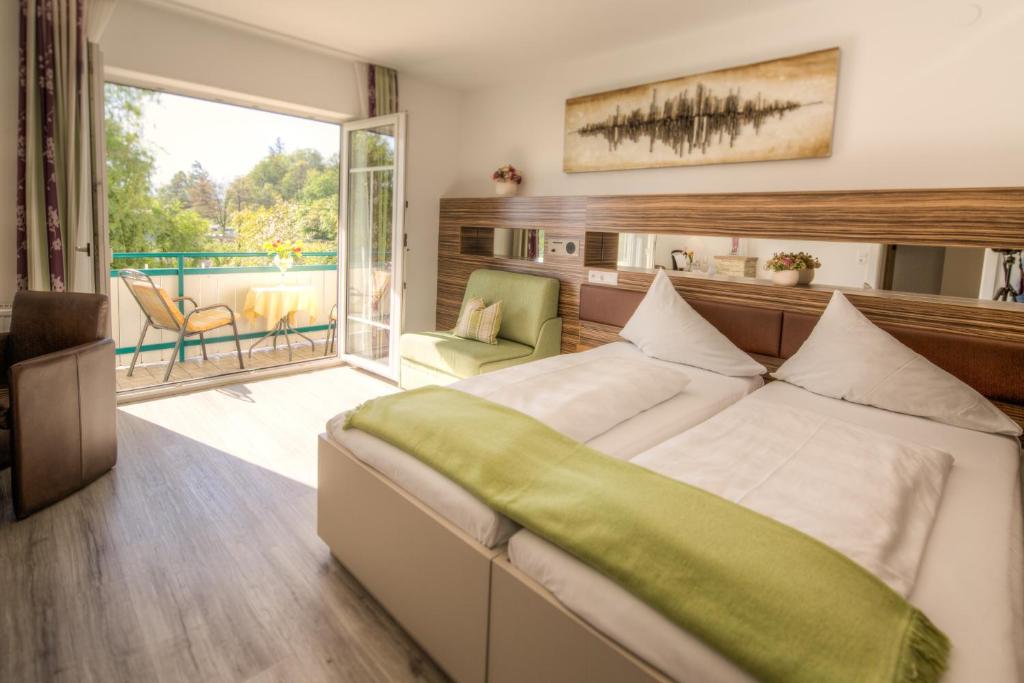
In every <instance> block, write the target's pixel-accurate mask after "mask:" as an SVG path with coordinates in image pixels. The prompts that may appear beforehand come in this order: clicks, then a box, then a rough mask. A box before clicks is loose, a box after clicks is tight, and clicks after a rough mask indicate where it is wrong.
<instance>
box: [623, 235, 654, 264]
mask: <svg viewBox="0 0 1024 683" xmlns="http://www.w3.org/2000/svg"><path fill="white" fill-rule="evenodd" d="M654 240H655V236H654V235H644V234H642V233H634V232H620V233H619V265H620V266H624V267H627V268H645V269H647V270H650V269H652V268H654Z"/></svg>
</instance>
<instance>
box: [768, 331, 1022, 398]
mask: <svg viewBox="0 0 1024 683" xmlns="http://www.w3.org/2000/svg"><path fill="white" fill-rule="evenodd" d="M817 322H818V316H816V315H810V314H807V313H790V312H789V311H787V312H785V313H783V317H782V344H781V354H780V355H781V357H782V358H789V357H790V356H792V355H793V354H794V353H796V351H797V349H799V348H800V345H801V344H803V343H804V340H805V339H807V337H808V335H810V333H811V330H812V329H813V328H814V325H815V323H817ZM879 327H881V328H882V329H883V330H885V331H886V332H888V333H889V334H891V335H892V336H894V337H896V338H897V339H899V340H900V341H901V342H902V343H904V344H906V345H907V346H909V347H910V348H912V349H913V350H914V351H917V352H918V353H920V354H921V355H922V356H924V357H925V358H927V359H928V360H930V361H931V362H933V363H935V364H936V365H938V366H939V367H940V368H942V369H943V370H945V371H946V372H948V373H950V374H951V375H953V376H955V377H958V378H960V379H961V380H962V381H964V382H966V383H967V384H968V385H970V386H971V387H973V388H974V389H975V390H976V391H977V392H978V393H980V394H982V395H984V396H987V397H989V398H991V399H995V400H997V401H1004V402H1006V403H1018V404H1019V403H1024V382H1022V381H1021V371H1022V369H1024V346H1021V345H1020V344H1011V343H1009V342H1002V341H996V340H992V339H983V338H980V337H968V336H965V335H961V334H952V333H947V332H931V331H928V330H915V329H909V328H905V327H892V326H887V325H879Z"/></svg>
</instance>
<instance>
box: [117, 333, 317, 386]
mask: <svg viewBox="0 0 1024 683" xmlns="http://www.w3.org/2000/svg"><path fill="white" fill-rule="evenodd" d="M307 336H309V337H312V339H313V341H314V342H316V349H315V350H314V349H312V348H311V347H310V345H309V342H307V341H302V343H301V344H300V343H297V342H296V343H293V344H292V360H291V362H292V363H299V362H302V361H307V360H313V359H318V358H323V357H324V343H325V340H326V335H325V333H324V332H314V333H308V334H307ZM242 358H243V360H244V361H245V369H246V370H250V369H260V368H271V367H275V366H278V365H287V364H288V362H289V361H288V349H287V347H285V345H284V340H282V341H281V342H280V343H279V344H278V345H277V349H276V350H275V349H274V348H272V347H270V346H267V347H259V348H257V349H256V350H255V351H253V353H252V358H250V357H249V347H248V345H247V344H246V343H245V341H244V340H243V342H242ZM117 362H118V364H119V367H118V368H117V390H118V391H127V390H129V389H141V388H144V387H152V386H157V385H160V384H163V378H164V372H165V371H166V369H167V363H166V362H163V363H150V364H146V365H143V364H142V363H139V364H138V365H136V366H135V372H133V373H132V376H131V377H129V376H128V363H130V362H131V356H130V355H123V356H118V359H117ZM122 363H123V364H124V366H123V367H120V364H122ZM232 372H238V356H236V355H235V354H234V353H217V354H214V353H211V354H210V359H209V360H203V358H202V356H200V357H199V358H186V359H185V362H184V363H175V364H174V369H173V370H171V378H170V379H169V380H168V382H182V381H186V380H190V379H204V378H207V377H216V376H218V375H226V374H229V373H232Z"/></svg>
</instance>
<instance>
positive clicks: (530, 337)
mask: <svg viewBox="0 0 1024 683" xmlns="http://www.w3.org/2000/svg"><path fill="white" fill-rule="evenodd" d="M475 296H478V297H481V298H482V299H483V300H484V301H485V302H486V303H487V304H491V303H493V302H495V301H498V300H500V301H501V302H502V318H501V329H500V330H499V332H498V343H497V344H485V343H483V342H479V341H475V340H472V339H462V338H461V337H456V336H455V335H454V334H452V333H451V332H410V333H406V334H403V335H402V338H401V340H400V341H399V355H400V356H401V359H402V362H401V372H402V375H401V384H402V387H403V388H405V389H415V388H416V387H420V386H424V385H427V384H449V383H451V382H454V381H456V380H459V379H463V378H466V377H473V376H474V375H481V374H483V373H485V372H491V371H493V370H500V369H501V368H507V367H509V366H511V365H519V364H520V363H528V362H530V361H533V360H538V359H541V358H547V357H548V356H556V355H558V352H559V349H560V348H561V344H562V319H561V318H559V317H558V280H556V279H555V278H550V277H538V276H536V275H522V274H520V273H509V272H505V271H501V270H476V271H473V273H472V274H471V275H470V276H469V282H468V283H467V284H466V294H465V296H464V297H463V302H465V301H467V300H469V299H471V298H472V297H475Z"/></svg>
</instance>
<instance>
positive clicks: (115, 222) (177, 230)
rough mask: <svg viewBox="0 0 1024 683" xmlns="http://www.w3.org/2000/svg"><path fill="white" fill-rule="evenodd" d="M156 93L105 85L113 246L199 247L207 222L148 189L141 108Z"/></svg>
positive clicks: (148, 156) (149, 165)
mask: <svg viewBox="0 0 1024 683" xmlns="http://www.w3.org/2000/svg"><path fill="white" fill-rule="evenodd" d="M158 97H159V95H157V94H156V93H153V92H150V91H146V90H139V89H138V88H127V87H124V86H120V85H114V84H111V83H108V84H107V86H106V110H107V117H106V122H105V127H106V135H107V185H108V194H107V204H108V207H109V222H110V247H111V249H112V250H113V251H115V252H125V251H201V250H202V249H203V248H204V247H205V246H206V241H207V238H206V235H207V232H208V231H209V227H208V223H207V221H206V220H204V218H203V216H201V215H200V214H199V213H197V212H196V211H194V210H191V209H189V208H186V207H185V206H184V205H183V204H182V203H181V202H180V201H178V200H173V201H169V200H168V199H167V198H165V197H164V196H163V193H161V195H157V196H154V194H153V183H152V176H153V170H154V159H153V153H152V152H151V151H150V150H149V148H148V147H147V146H146V144H145V142H144V141H143V139H142V132H143V131H142V110H143V107H144V106H145V103H146V102H147V101H152V100H155V99H156V98H158ZM118 265H121V266H124V265H128V264H126V263H125V262H123V261H121V262H118Z"/></svg>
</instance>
